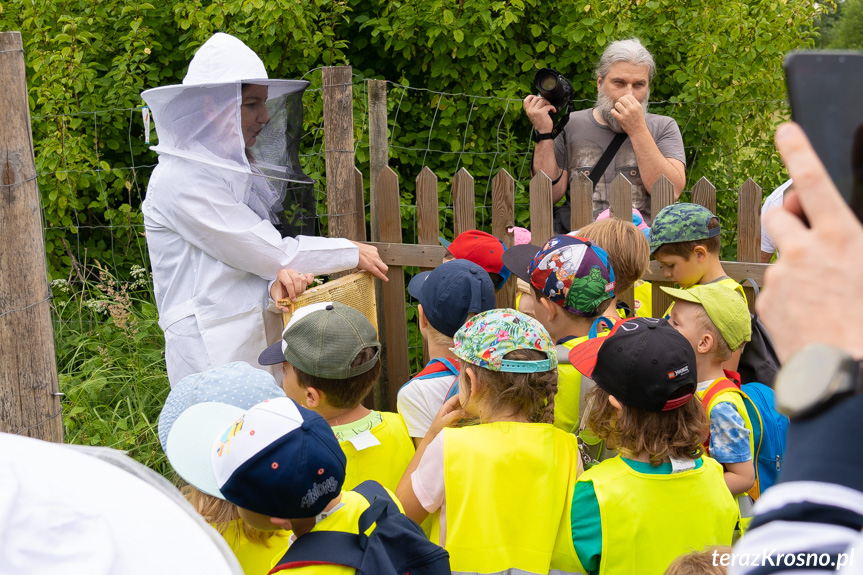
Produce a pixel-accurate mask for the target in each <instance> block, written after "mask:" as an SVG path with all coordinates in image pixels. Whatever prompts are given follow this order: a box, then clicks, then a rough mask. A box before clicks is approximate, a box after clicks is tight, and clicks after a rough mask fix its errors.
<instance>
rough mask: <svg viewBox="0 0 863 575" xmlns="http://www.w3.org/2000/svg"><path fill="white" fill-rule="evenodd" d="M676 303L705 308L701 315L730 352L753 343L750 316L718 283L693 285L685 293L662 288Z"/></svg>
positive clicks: (735, 294) (739, 299) (743, 303)
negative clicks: (718, 334)
mask: <svg viewBox="0 0 863 575" xmlns="http://www.w3.org/2000/svg"><path fill="white" fill-rule="evenodd" d="M662 291H664V292H665V293H667V294H668V295H670V296H671V297H672V298H674V299H675V300H681V301H688V302H692V303H697V304H700V305H702V306H704V311H705V312H707V316H708V317H709V318H710V321H712V322H713V325H715V326H716V329H718V330H719V333H720V334H721V335H722V338H723V339H724V340H725V343H727V344H728V347H730V348H731V350H732V351H734V350H736V349H737V348H738V347H740V346H741V345H742V344H744V343H745V342H747V341H749V340H750V339H752V316H751V315H750V314H749V306H747V305H746V300H744V299H743V296H742V295H740V293H739V292H738V291H737V290H734V289H731V288H729V287H728V286H724V285H722V284H721V283H719V282H714V283H709V284H696V285H694V286H691V287H689V288H687V289H675V288H668V287H663V288H662Z"/></svg>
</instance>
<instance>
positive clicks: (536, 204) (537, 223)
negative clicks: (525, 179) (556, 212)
mask: <svg viewBox="0 0 863 575" xmlns="http://www.w3.org/2000/svg"><path fill="white" fill-rule="evenodd" d="M553 205H554V204H553V203H552V201H551V180H550V179H549V178H548V176H547V175H545V172H543V171H542V170H540V171H538V172H537V173H536V174H535V175H534V176H533V178H531V180H530V242H531V243H532V244H534V245H536V246H544V245H545V243H546V242H547V241H548V240H549V238H551V236H553V235H554V216H553V212H552V209H551V208H552V206H553Z"/></svg>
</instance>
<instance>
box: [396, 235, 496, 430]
mask: <svg viewBox="0 0 863 575" xmlns="http://www.w3.org/2000/svg"><path fill="white" fill-rule="evenodd" d="M462 235H464V234H462ZM462 235H460V236H459V238H461V237H462ZM492 239H493V240H494V241H495V242H497V245H498V246H500V241H499V240H497V239H495V238H492ZM455 243H456V242H453V244H455ZM500 253H503V248H502V247H501V248H500ZM497 259H498V262H499V261H500V255H498V258H497ZM506 273H507V274H509V272H506ZM408 293H410V295H411V297H413V298H415V299H417V300H419V306H418V307H417V316H418V319H419V328H420V333H421V334H422V336H423V340H424V341H425V342H426V343H427V344H428V350H429V357H431V360H430V361H429V362H428V365H426V366H425V368H424V369H423V370H422V371H420V372H419V373H418V374H416V375H415V376H414V377H412V378H411V379H410V380H409V381H408V382H407V383H405V384H404V385H403V386H402V387H401V389H399V393H398V403H397V405H398V410H399V415H401V416H402V417H403V418H404V420H405V424H406V425H407V427H408V433H409V434H410V436H411V438H412V439H413V440H414V443H415V444H416V445H419V443H420V441H422V438H423V437H425V434H426V432H428V430H429V427H431V424H432V421H433V420H434V418H435V416H436V415H437V412H438V411H440V408H441V407H442V406H443V404H444V402H445V401H446V400H447V399H448V398H449V397H452V396H453V395H456V394H458V359H457V358H456V357H455V356H454V355H453V354H452V352H451V351H450V348H451V347H452V345H453V343H452V336H453V335H455V332H456V331H458V329H459V328H460V327H461V326H462V325H464V322H466V321H467V320H468V318H470V317H472V316H473V315H475V314H477V313H479V312H482V311H487V310H490V309H494V308H495V307H496V305H497V304H496V302H495V297H494V285H493V284H492V280H491V278H490V277H489V274H488V273H487V272H486V271H485V270H484V269H483V268H482V267H480V266H479V265H478V264H476V263H474V262H472V261H469V260H466V259H460V260H449V261H445V262H444V263H442V264H441V265H439V266H438V267H436V268H435V269H434V270H432V271H430V272H421V273H418V274H417V275H415V276H414V277H413V278H412V279H411V281H410V283H409V284H408Z"/></svg>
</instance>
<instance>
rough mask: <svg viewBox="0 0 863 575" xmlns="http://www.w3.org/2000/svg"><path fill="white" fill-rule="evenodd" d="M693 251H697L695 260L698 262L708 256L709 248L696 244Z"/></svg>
mask: <svg viewBox="0 0 863 575" xmlns="http://www.w3.org/2000/svg"><path fill="white" fill-rule="evenodd" d="M693 252H694V253H695V261H697V262H698V263H701V262H703V261H704V258H706V257H707V248H706V247H704V246H695V249H694V250H693Z"/></svg>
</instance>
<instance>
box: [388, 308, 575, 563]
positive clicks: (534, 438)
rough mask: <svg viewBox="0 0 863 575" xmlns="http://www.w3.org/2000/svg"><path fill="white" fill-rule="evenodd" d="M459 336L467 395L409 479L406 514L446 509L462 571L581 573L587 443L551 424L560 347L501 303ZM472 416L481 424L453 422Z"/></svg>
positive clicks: (445, 525) (439, 519) (443, 538)
mask: <svg viewBox="0 0 863 575" xmlns="http://www.w3.org/2000/svg"><path fill="white" fill-rule="evenodd" d="M454 341H455V347H454V348H453V353H455V354H456V356H458V357H459V359H460V360H461V380H460V382H459V395H458V397H454V398H452V399H451V400H449V401H447V403H446V404H444V407H443V408H442V409H441V411H440V413H439V414H438V417H437V418H436V419H435V422H434V423H433V424H432V427H431V428H430V429H429V432H428V434H426V436H425V438H423V441H422V443H420V446H419V448H418V449H417V454H416V456H415V457H414V459H413V460H412V461H411V464H410V466H409V467H408V470H407V471H406V472H405V475H404V477H403V478H402V481H401V483H400V484H399V488H398V490H397V492H396V494H397V495H398V497H399V500H400V501H401V502H402V504H403V505H404V508H405V514H406V515H407V516H408V517H410V518H412V519H413V520H414V521H422V520H423V519H424V518H425V517H426V516H427V515H428V514H429V513H434V514H436V522H435V527H436V529H435V533H434V535H435V536H436V538H437V540H438V541H439V542H440V544H441V545H442V546H444V547H445V548H446V550H447V551H449V553H450V563H451V566H452V570H453V572H466V573H498V572H509V571H507V570H509V569H511V570H512V571H513V572H516V571H517V572H519V573H522V572H525V573H548V572H550V571H554V572H555V573H561V574H563V573H579V572H581V571H582V569H581V565H580V564H579V562H578V558H577V556H576V555H575V551H574V549H573V547H572V538H571V536H570V532H569V527H570V526H569V513H570V509H571V503H572V490H573V487H574V485H575V480H576V477H577V475H578V473H579V463H580V461H579V457H578V446H577V442H576V439H575V437H574V436H573V435H571V434H568V433H565V432H563V431H561V430H560V429H557V428H556V427H554V426H553V425H551V421H552V419H553V414H554V398H555V390H556V388H557V373H556V369H555V367H556V365H557V354H556V351H555V348H554V344H553V343H552V341H551V339H550V337H549V336H548V333H547V332H546V331H545V329H543V327H542V326H541V325H540V324H539V323H538V322H537V321H536V320H535V319H533V318H531V317H529V316H527V315H525V314H522V313H520V312H517V311H515V310H512V309H498V310H491V311H488V312H484V313H481V314H478V315H476V316H474V317H473V318H471V319H470V320H468V322H467V323H466V324H465V325H464V327H462V328H461V329H460V330H459V331H458V332H457V333H456V334H455V337H454ZM465 418H478V419H479V425H467V426H464V427H451V426H453V425H459V424H460V422H462V421H463V420H464V419H465ZM433 540H435V539H434V538H433Z"/></svg>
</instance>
